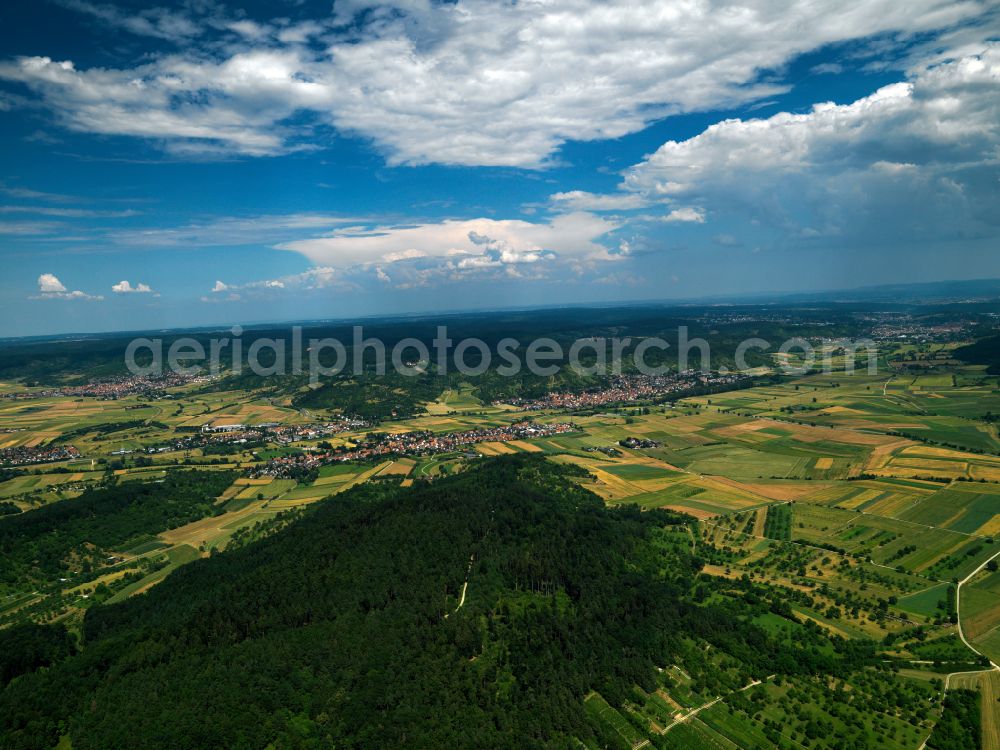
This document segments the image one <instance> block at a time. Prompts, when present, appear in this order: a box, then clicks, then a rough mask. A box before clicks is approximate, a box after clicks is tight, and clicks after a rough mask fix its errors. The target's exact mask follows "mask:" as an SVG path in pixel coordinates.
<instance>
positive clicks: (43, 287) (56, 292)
mask: <svg viewBox="0 0 1000 750" xmlns="http://www.w3.org/2000/svg"><path fill="white" fill-rule="evenodd" d="M29 299H69V300H87V301H97V300H102V299H104V297H102V296H101V295H90V294H87V293H86V292H81V291H79V290H75V291H70V290H69V289H67V288H66V285H65V284H63V283H62V282H61V281H60V280H59V279H58V278H57V277H56V275H55V274H52V273H43V274H41V275H40V276H39V277H38V294H37V295H35V296H33V297H30V298H29Z"/></svg>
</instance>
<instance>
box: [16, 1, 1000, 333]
mask: <svg viewBox="0 0 1000 750" xmlns="http://www.w3.org/2000/svg"><path fill="white" fill-rule="evenodd" d="M998 39H1000V3H997V2H988V1H987V0H969V1H967V2H942V1H941V0H910V1H909V2H907V3H899V2H896V1H893V2H889V1H888V0H867V1H866V2H829V3H826V4H823V3H819V4H817V3H814V2H804V1H799V0H783V1H778V0H768V1H763V0H762V1H759V2H719V1H717V0H664V1H663V2H646V3H641V2H639V3H618V2H600V3H598V2H588V1H586V0H551V1H549V2H527V1H525V2H519V3H503V2H492V1H491V2H486V1H485V0H484V1H482V2H480V1H479V0H474V1H466V0H459V1H457V2H449V3H437V2H429V1H427V0H399V1H398V2H393V3H375V2H367V1H366V0H347V1H346V2H334V3H332V4H331V3H330V2H323V3H310V2H287V3H281V2H277V3H275V2H271V3H258V4H247V3H243V4H239V5H237V4H228V3H218V2H214V0H192V1H191V2H186V3H177V4H172V5H163V6H158V7H152V6H150V5H149V4H148V3H111V2H109V3H101V2H93V3H92V2H90V1H89V0H60V1H59V2H32V3H27V2H12V3H6V4H4V7H3V8H2V9H0V40H2V46H0V136H2V137H0V154H2V159H3V170H2V172H0V264H2V267H3V269H4V273H3V274H0V335H4V336H17V335H34V334H43V333H56V332H76V331H80V332H83V331H107V330H124V329H139V328H143V329H145V328H159V327H177V326H186V325H202V324H231V323H235V322H249V321H265V320H267V321H276V320H287V319H308V318H323V317H348V316H352V315H372V314H382V313H397V312H421V311H433V310H454V309H468V308H479V307H502V306H511V305H540V304H560V303H586V302H591V301H594V302H606V301H615V300H648V299H676V298H691V297H699V296H706V295H720V294H721V295H725V294H740V293H747V292H762V291H776V290H796V291H797V290H813V289H831V288H843V287H854V286H860V285H866V284H878V283H884V282H909V281H932V280H938V279H955V278H984V277H995V276H1000V253H998V250H1000V245H998V238H1000V231H998V227H1000V169H998V166H997V165H998V159H1000V125H998V123H1000V43H998V42H997V40H998Z"/></svg>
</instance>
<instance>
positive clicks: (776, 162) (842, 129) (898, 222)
mask: <svg viewBox="0 0 1000 750" xmlns="http://www.w3.org/2000/svg"><path fill="white" fill-rule="evenodd" d="M998 156H1000V44H991V45H988V46H986V47H985V48H984V49H983V50H982V51H981V54H977V55H973V56H967V57H964V58H961V59H958V60H953V61H950V62H946V63H941V64H938V65H934V66H930V67H925V68H922V69H918V70H915V71H913V72H912V73H911V74H910V76H909V79H908V80H906V81H903V82H900V83H894V84H890V85H888V86H885V87H883V88H881V89H879V90H878V91H875V92H874V93H872V94H871V95H870V96H866V97H864V98H862V99H859V100H857V101H855V102H853V103H850V104H844V105H837V104H833V103H822V104H816V105H814V106H813V107H812V109H811V110H810V111H808V112H806V113H803V114H793V113H787V112H783V113H780V114H776V115H774V116H773V117H769V118H767V119H753V120H741V119H732V120H725V121H723V122H720V123H717V124H715V125H712V126H711V127H709V128H707V129H706V130H704V131H703V132H702V133H700V134H699V135H697V136H695V137H693V138H690V139H688V140H685V141H668V142H667V143H665V144H663V145H662V146H661V147H660V148H659V149H658V150H657V151H656V152H655V153H654V154H653V155H652V156H650V157H648V158H647V159H646V160H644V161H643V162H641V163H639V164H637V165H635V166H634V167H632V168H631V169H629V170H627V172H626V173H625V179H624V183H623V187H624V188H625V189H626V190H627V191H630V192H632V193H634V194H638V195H642V196H644V197H646V198H649V199H655V198H657V197H659V198H666V199H668V200H677V201H679V200H685V201H688V200H691V201H696V202H698V203H699V204H701V205H704V206H706V207H707V208H708V209H709V210H711V211H712V212H713V213H714V212H716V211H720V212H730V213H733V212H739V213H742V214H744V215H746V216H749V217H752V218H753V219H755V220H758V221H760V222H763V223H765V224H767V225H769V226H771V227H772V228H775V229H778V230H780V231H781V232H784V233H785V234H786V235H787V236H790V237H791V236H794V237H800V238H810V237H822V236H827V237H829V236H841V237H843V236H844V235H845V233H851V232H855V231H861V230H864V231H868V232H878V233H882V234H883V235H885V236H891V235H893V234H895V235H896V237H897V238H899V237H904V236H914V235H918V234H919V235H921V236H924V237H926V236H928V233H945V234H947V233H952V234H954V233H969V232H975V231H976V227H977V226H980V227H982V226H984V225H993V226H994V228H995V226H996V225H997V224H1000V184H998V182H997V179H996V172H995V168H996V163H997V159H998ZM680 210H682V209H677V210H675V212H676V211H680ZM671 215H672V214H671Z"/></svg>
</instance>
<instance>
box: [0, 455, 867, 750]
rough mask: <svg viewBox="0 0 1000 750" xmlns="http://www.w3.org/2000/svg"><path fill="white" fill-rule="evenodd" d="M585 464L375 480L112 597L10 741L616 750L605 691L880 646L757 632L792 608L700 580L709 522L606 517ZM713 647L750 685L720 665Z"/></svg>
mask: <svg viewBox="0 0 1000 750" xmlns="http://www.w3.org/2000/svg"><path fill="white" fill-rule="evenodd" d="M576 471H578V470H576V469H570V468H566V467H559V466H557V465H555V464H552V463H550V462H546V461H544V460H543V459H539V458H536V457H532V456H530V455H520V456H510V457H503V458H497V459H491V460H489V461H484V462H483V463H481V464H480V465H479V466H477V467H476V468H473V469H470V470H468V471H466V472H463V473H461V474H458V475H456V476H453V477H450V478H447V479H441V480H437V481H435V482H434V483H431V484H428V483H418V484H417V485H415V486H414V487H412V488H406V489H404V488H399V487H397V486H394V485H392V484H389V483H375V484H366V485H362V486H359V487H356V488H354V489H353V490H351V491H350V492H348V493H345V494H343V495H340V496H338V497H337V498H335V499H331V500H328V501H326V502H324V503H320V504H319V505H317V506H316V507H315V510H313V511H311V512H309V513H308V514H306V515H305V516H304V517H303V518H301V519H300V520H298V521H296V522H294V523H292V524H291V525H290V526H288V527H287V528H286V529H284V530H282V531H280V532H278V533H276V534H274V535H273V536H270V537H268V538H266V539H263V540H261V541H258V542H254V543H250V544H247V545H245V546H242V547H241V548H239V549H237V550H234V551H231V552H225V553H221V554H216V555H213V556H212V557H210V558H206V559H203V560H200V561H196V562H194V563H192V564H190V565H187V566H185V567H183V568H181V569H179V570H177V571H176V572H174V573H173V574H172V575H171V576H170V577H169V578H168V579H167V580H166V581H165V582H164V583H162V584H160V585H159V586H157V587H155V588H153V589H152V590H151V591H149V592H148V593H146V594H144V595H142V596H138V597H133V598H132V599H129V600H127V601H125V602H123V603H121V604H116V605H108V606H102V607H94V608H91V609H90V610H88V612H87V615H86V619H85V621H84V628H83V642H82V644H81V648H80V650H79V651H78V652H76V653H73V652H72V651H71V650H69V649H65V650H62V651H60V650H58V649H55V648H50V649H48V650H47V651H46V652H45V653H44V654H43V656H44V659H42V660H41V661H40V662H39V663H48V662H49V661H54V664H53V665H52V666H51V667H49V668H47V669H43V670H39V671H33V672H29V673H27V674H22V675H20V676H19V677H17V678H16V679H14V680H13V681H12V682H11V683H10V685H8V687H7V688H6V689H5V690H4V691H3V692H2V693H0V717H2V719H0V721H2V725H0V732H2V737H3V739H2V741H0V744H2V745H3V746H4V747H8V748H46V749H47V748H51V747H53V746H54V745H55V744H56V742H57V741H58V740H59V738H60V736H62V735H63V734H64V733H67V734H68V735H69V736H70V738H71V740H72V744H73V747H74V748H76V749H77V750H88V749H90V748H94V749H97V748H100V749H101V750H107V749H108V748H119V747H144V748H161V747H162V748H178V747H212V746H214V747H260V748H263V747H268V746H271V747H275V748H278V747H282V748H284V747H288V748H311V747H334V746H336V747H342V748H362V747H372V746H375V745H379V746H384V745H389V746H405V747H427V748H440V747H472V746H475V747H498V748H499V747H511V746H512V742H513V739H512V738H517V740H518V741H517V744H519V745H521V746H526V747H527V746H537V747H543V746H544V747H566V746H569V745H570V744H571V738H585V739H588V740H593V741H596V742H598V744H602V745H603V744H606V743H605V742H604V741H603V740H602V739H601V738H597V737H595V736H594V733H595V731H599V730H597V729H595V727H594V725H593V724H592V723H588V721H587V720H586V714H585V711H584V707H583V701H582V699H583V697H584V696H585V695H586V694H587V693H588V691H590V690H594V689H599V690H600V692H601V694H602V695H603V696H604V697H605V698H606V699H607V700H608V701H609V702H610V703H612V704H614V703H616V702H620V701H622V700H623V699H625V697H626V696H627V695H628V694H629V693H630V691H633V690H634V689H635V686H640V687H644V688H645V689H651V690H652V689H655V685H656V682H655V679H656V674H657V669H658V667H660V666H661V665H667V664H670V663H676V662H677V661H678V660H679V659H681V658H683V659H684V663H685V665H686V666H687V668H688V669H690V670H691V671H692V673H693V674H694V675H695V676H696V677H697V679H698V680H700V681H703V682H704V681H706V680H708V681H711V680H715V681H718V680H729V684H721V683H719V684H717V685H715V688H718V689H719V690H723V689H726V690H732V689H734V688H735V689H738V687H739V686H741V685H742V684H745V682H746V681H748V680H749V679H751V678H761V677H763V676H765V675H769V674H773V673H775V672H780V673H785V674H828V675H829V674H838V673H841V674H846V673H848V672H850V671H851V670H853V669H855V668H856V667H858V666H860V665H862V664H864V663H868V661H869V660H870V659H871V658H872V657H873V654H874V652H873V650H871V649H865V648H858V647H857V646H856V645H855V644H850V643H845V642H834V643H831V641H829V640H828V639H827V638H826V637H825V636H822V635H821V634H819V633H818V632H816V631H808V630H806V631H803V632H802V633H800V635H799V636H798V637H796V639H794V641H787V640H786V641H784V642H782V641H780V640H777V639H776V637H775V636H774V635H769V634H768V633H766V632H765V631H764V630H762V629H760V628H758V627H756V626H755V625H753V624H752V623H751V622H750V618H751V617H752V616H753V615H754V614H756V613H759V612H760V611H766V610H767V608H768V607H779V605H778V604H777V603H773V604H769V603H768V602H767V601H766V600H762V599H761V598H760V597H759V596H758V595H755V594H752V593H750V592H749V591H748V593H747V594H746V596H745V598H740V597H738V596H737V597H720V596H718V595H716V594H713V590H712V586H713V585H715V584H713V583H712V582H711V581H712V580H713V579H698V578H696V573H697V571H698V570H699V568H700V567H701V562H700V561H699V560H698V559H697V558H696V557H694V556H693V554H692V552H691V545H690V536H689V534H688V533H687V528H686V524H687V523H688V522H690V521H691V519H689V518H687V517H686V516H681V515H678V514H674V513H671V512H668V511H662V510H657V511H648V512H640V511H639V510H638V509H637V508H635V507H623V508H617V509H610V508H606V507H605V506H604V504H603V503H602V502H601V501H600V500H599V499H598V498H597V497H596V496H594V495H592V494H591V493H589V492H587V491H586V490H583V489H581V488H580V487H579V486H578V485H577V484H576V483H574V482H572V481H568V477H567V476H566V474H568V473H575V472H576ZM466 583H467V587H466V585H465V584H466ZM463 591H464V592H465V593H464V596H463ZM785 609H787V607H786V608H785ZM810 632H811V633H812V634H811V635H810ZM59 639H60V634H59V633H58V632H56V633H53V634H52V635H51V637H49V638H43V637H40V636H36V640H38V641H39V642H41V643H43V644H45V643H50V642H51V643H59ZM699 644H701V645H699ZM706 648H708V649H709V650H710V652H711V653H712V654H714V655H715V656H714V657H713V658H715V657H725V659H726V661H727V662H729V663H731V664H732V665H734V666H735V667H736V668H737V672H735V673H733V674H732V675H731V676H727V675H726V674H725V673H724V672H720V671H719V670H718V669H714V670H712V669H709V668H707V667H706V669H705V670H704V672H705V674H704V675H699V674H698V672H697V670H698V660H699V659H701V660H704V659H707V658H708V656H707V655H706V654H707V653H708V651H706ZM50 654H54V655H55V656H50ZM21 671H24V669H23V668H22V670H21ZM710 673H711V674H710ZM706 684H709V685H712V684H713V683H711V682H707V683H706ZM715 688H713V689H715Z"/></svg>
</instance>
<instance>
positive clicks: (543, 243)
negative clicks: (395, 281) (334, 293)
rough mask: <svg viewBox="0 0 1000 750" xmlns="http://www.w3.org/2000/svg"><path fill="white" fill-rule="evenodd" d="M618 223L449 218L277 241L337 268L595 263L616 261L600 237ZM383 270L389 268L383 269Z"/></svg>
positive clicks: (581, 217)
mask: <svg viewBox="0 0 1000 750" xmlns="http://www.w3.org/2000/svg"><path fill="white" fill-rule="evenodd" d="M619 226H620V225H619V223H618V222H615V221H611V220H609V219H606V218H603V217H600V216H596V215H595V214H591V213H586V212H574V213H568V214H562V215H560V216H556V217H554V218H553V219H551V220H550V221H547V222H538V223H532V222H527V221H521V220H515V219H502V220H498V219H485V218H479V219H467V220H459V219H450V220H446V221H442V222H437V223H421V224H411V225H399V226H393V225H386V226H376V227H371V228H369V227H355V228H345V229H343V230H339V231H337V232H334V233H333V234H331V235H329V236H326V237H315V238H311V239H305V240H296V241H293V242H286V243H283V244H280V245H278V247H279V248H280V249H283V250H292V251H294V252H297V253H300V254H302V255H304V256H305V257H306V258H308V259H309V260H310V261H312V262H313V263H316V264H317V265H322V266H329V267H333V268H350V267H354V266H360V265H367V264H381V265H382V266H387V265H389V264H393V263H399V262H401V261H416V260H423V261H428V260H431V259H434V260H435V261H437V262H442V261H443V262H444V266H445V267H446V268H448V269H450V270H452V271H461V270H463V269H475V268H486V267H493V268H495V267H499V266H504V265H519V264H527V263H537V262H538V261H540V260H543V259H548V260H553V261H555V260H572V261H575V262H596V261H602V260H614V259H615V258H616V257H617V256H616V255H615V254H613V253H609V251H608V249H607V248H606V247H605V246H604V245H602V244H600V242H599V239H600V238H601V237H603V236H605V235H607V234H608V233H609V232H612V231H614V230H615V229H617V228H618V227H619ZM383 272H385V271H384V270H383Z"/></svg>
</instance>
